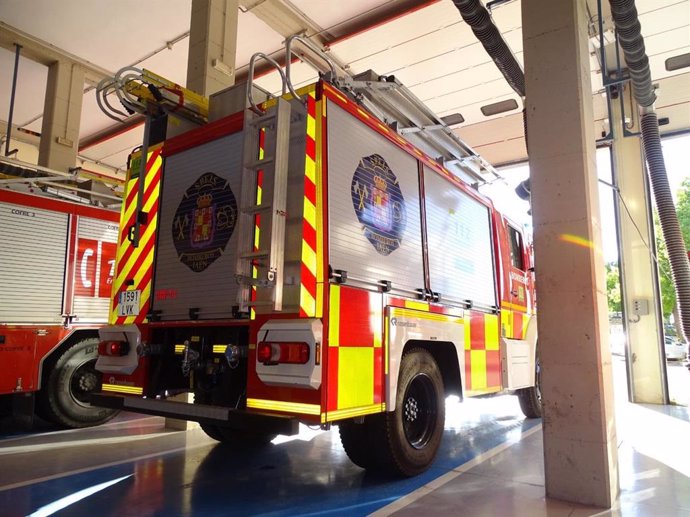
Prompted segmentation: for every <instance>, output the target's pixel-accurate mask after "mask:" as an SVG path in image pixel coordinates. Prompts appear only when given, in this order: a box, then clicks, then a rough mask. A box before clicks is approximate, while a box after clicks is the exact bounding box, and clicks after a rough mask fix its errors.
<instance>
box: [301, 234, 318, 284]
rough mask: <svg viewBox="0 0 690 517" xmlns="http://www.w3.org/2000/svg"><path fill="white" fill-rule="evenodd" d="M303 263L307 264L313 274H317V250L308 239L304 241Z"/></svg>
mask: <svg viewBox="0 0 690 517" xmlns="http://www.w3.org/2000/svg"><path fill="white" fill-rule="evenodd" d="M302 264H304V265H305V266H307V269H308V270H309V271H310V272H311V274H312V275H314V276H316V252H315V251H314V250H313V249H311V246H309V244H307V243H306V241H303V242H302Z"/></svg>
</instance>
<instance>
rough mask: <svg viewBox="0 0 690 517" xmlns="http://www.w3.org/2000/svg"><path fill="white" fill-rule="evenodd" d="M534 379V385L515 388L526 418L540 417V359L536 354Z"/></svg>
mask: <svg viewBox="0 0 690 517" xmlns="http://www.w3.org/2000/svg"><path fill="white" fill-rule="evenodd" d="M534 381H535V385H534V386H532V387H529V388H522V389H519V390H517V396H518V400H519V401H520V409H521V410H522V413H523V414H524V415H525V416H526V417H527V418H541V416H542V402H541V361H540V360H539V355H538V354H537V358H536V362H535V372H534Z"/></svg>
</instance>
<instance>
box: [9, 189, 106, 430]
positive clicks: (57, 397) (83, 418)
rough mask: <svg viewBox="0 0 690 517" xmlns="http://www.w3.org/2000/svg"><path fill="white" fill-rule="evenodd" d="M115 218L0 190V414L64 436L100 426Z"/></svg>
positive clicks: (96, 210) (89, 208)
mask: <svg viewBox="0 0 690 517" xmlns="http://www.w3.org/2000/svg"><path fill="white" fill-rule="evenodd" d="M117 223H118V214H117V213H116V212H115V211H112V210H107V209H103V208H97V207H94V206H90V205H84V204H77V203H72V202H67V201H63V200H59V199H56V198H50V197H47V196H46V195H41V194H40V191H39V193H38V194H28V193H23V192H18V191H13V190H9V189H7V188H4V189H1V190H0V242H2V246H0V364H1V365H2V368H0V404H2V405H3V407H4V408H5V409H13V410H14V411H16V412H18V413H20V414H25V415H30V414H33V408H34V401H35V402H36V405H35V409H36V412H37V413H38V414H39V415H40V416H42V417H43V418H45V419H46V420H50V421H53V422H54V423H56V424H59V425H63V426H68V427H84V426H89V425H96V424H100V423H103V422H105V421H106V420H108V419H109V418H111V417H112V416H113V414H114V411H113V410H110V409H104V408H99V407H93V406H91V405H90V404H89V403H88V401H87V399H86V397H87V395H88V393H89V392H92V391H98V390H99V389H100V388H99V385H100V374H99V373H98V372H97V371H96V370H95V369H94V365H95V363H96V358H97V355H98V327H99V326H101V325H102V324H104V323H106V322H107V316H108V306H109V301H110V292H111V287H112V279H113V274H114V263H115V250H116V247H117V235H118V226H117Z"/></svg>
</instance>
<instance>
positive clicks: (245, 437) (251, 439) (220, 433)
mask: <svg viewBox="0 0 690 517" xmlns="http://www.w3.org/2000/svg"><path fill="white" fill-rule="evenodd" d="M221 398H222V394H221V393H220V392H219V391H215V392H214V393H201V392H196V393H195V394H194V403H195V404H214V405H220V406H222V405H225V404H223V403H222V401H220V399H221ZM199 426H200V427H201V429H202V430H203V431H204V432H205V433H206V434H207V435H208V436H209V437H210V438H213V439H214V440H216V441H217V442H220V443H222V444H223V445H225V446H228V447H232V448H233V449H238V450H240V449H246V448H251V449H258V448H261V447H265V446H267V445H268V444H269V443H270V442H271V440H273V439H274V438H275V437H276V436H277V435H276V434H272V433H261V432H255V431H243V430H238V429H231V428H229V427H223V426H219V425H215V424H206V423H201V422H199Z"/></svg>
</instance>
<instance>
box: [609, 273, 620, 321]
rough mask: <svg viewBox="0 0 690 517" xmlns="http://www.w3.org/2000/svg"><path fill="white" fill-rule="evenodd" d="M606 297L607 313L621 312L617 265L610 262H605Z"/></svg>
mask: <svg viewBox="0 0 690 517" xmlns="http://www.w3.org/2000/svg"><path fill="white" fill-rule="evenodd" d="M606 299H607V301H608V305H609V314H611V313H612V312H618V313H619V312H621V282H620V272H619V271H618V266H617V265H616V264H615V263H613V262H610V263H608V264H606Z"/></svg>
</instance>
